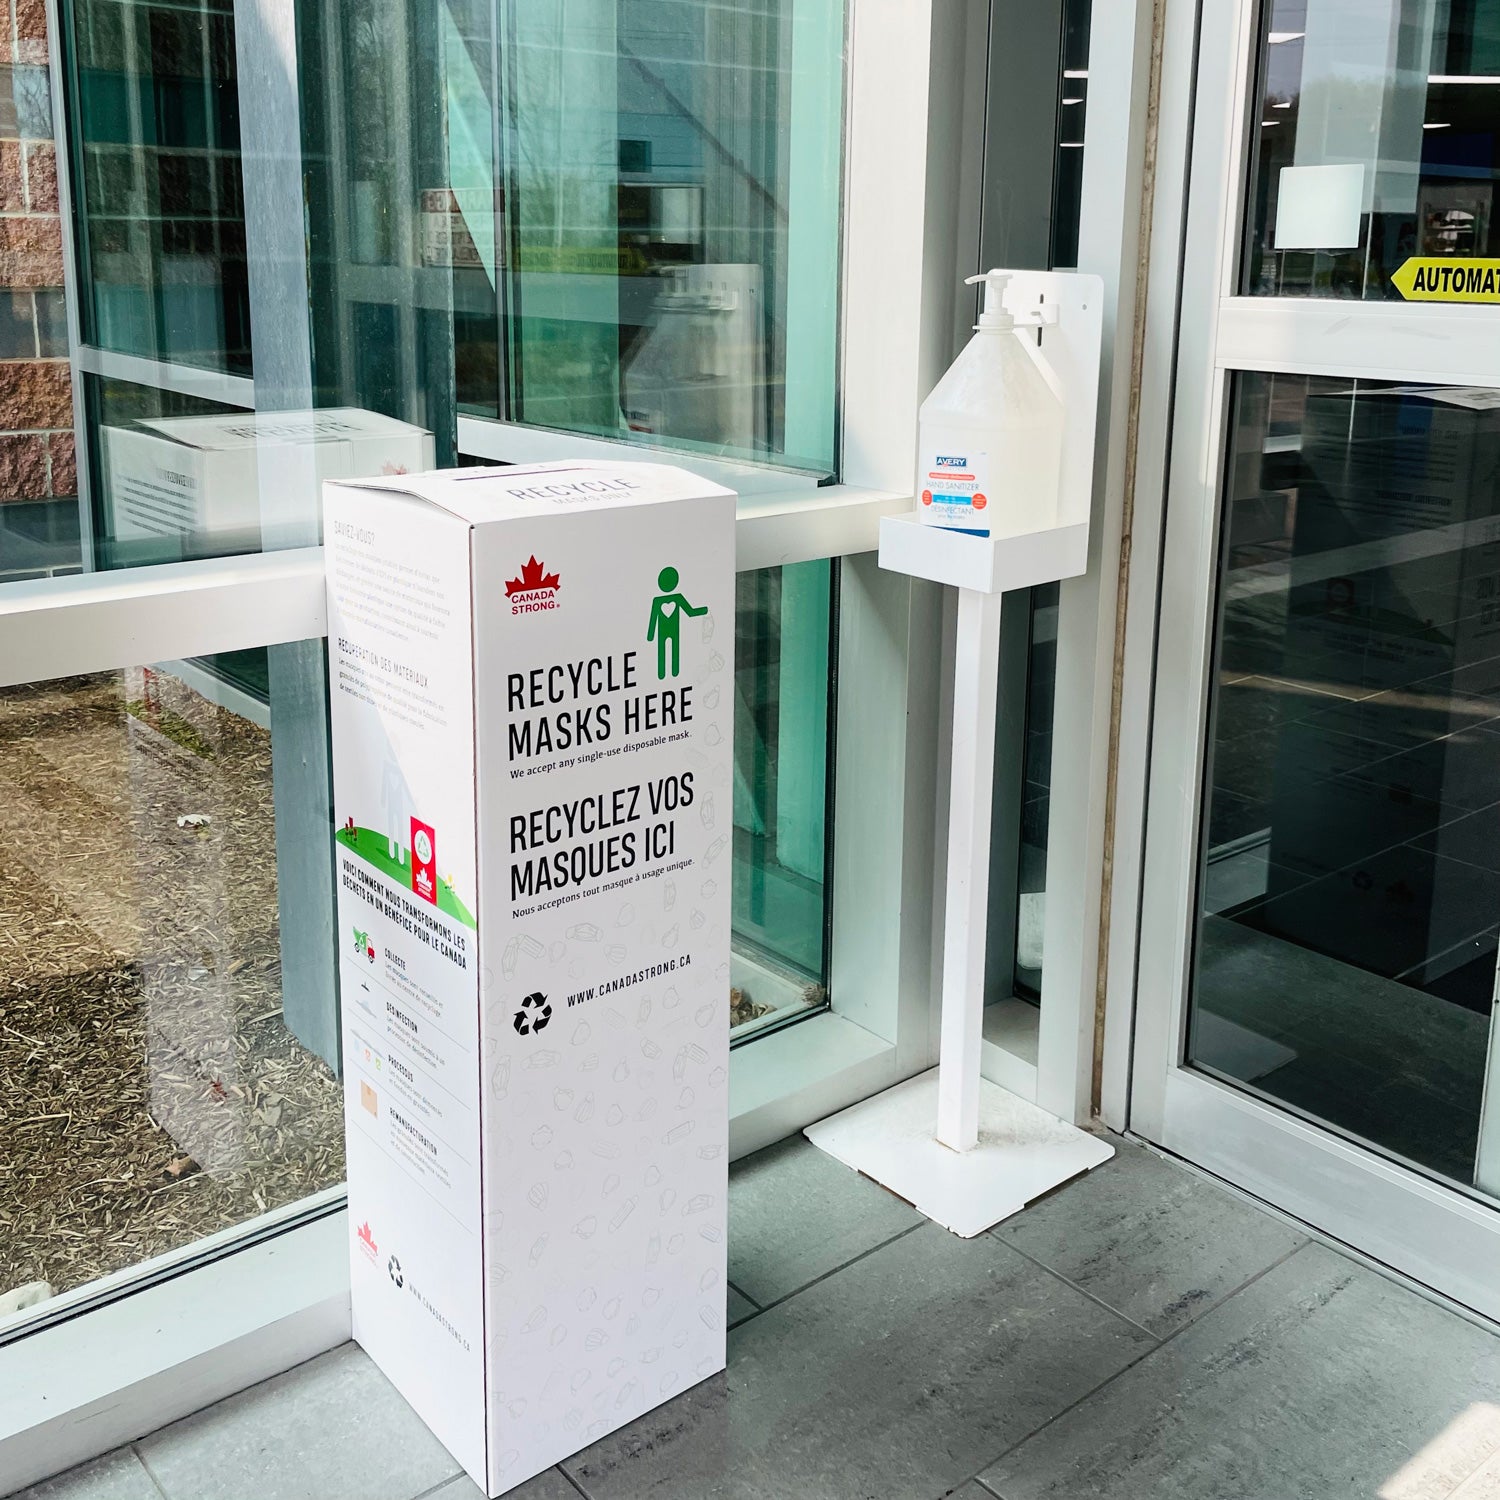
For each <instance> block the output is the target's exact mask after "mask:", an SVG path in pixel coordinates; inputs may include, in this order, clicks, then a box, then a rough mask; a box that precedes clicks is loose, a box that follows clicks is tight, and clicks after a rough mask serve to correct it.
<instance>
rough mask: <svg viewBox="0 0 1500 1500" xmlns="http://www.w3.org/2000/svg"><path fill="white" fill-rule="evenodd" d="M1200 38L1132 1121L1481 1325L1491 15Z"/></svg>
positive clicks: (1491, 531)
mask: <svg viewBox="0 0 1500 1500" xmlns="http://www.w3.org/2000/svg"><path fill="white" fill-rule="evenodd" d="M1202 28H1203V29H1202V37H1201V50H1200V57H1201V64H1200V72H1199V77H1198V80H1197V89H1198V104H1197V121H1196V133H1195V138H1194V141H1193V146H1192V156H1191V172H1190V186H1189V189H1188V200H1187V205H1186V211H1187V223H1188V231H1187V238H1186V240H1185V243H1184V250H1183V266H1184V291H1183V301H1182V309H1181V324H1180V339H1179V367H1178V383H1177V394H1176V397H1175V415H1174V431H1173V440H1172V441H1173V447H1172V453H1171V459H1170V475H1169V482H1168V498H1167V522H1166V530H1165V542H1164V553H1163V560H1162V593H1161V615H1160V637H1159V639H1160V645H1159V647H1158V656H1157V671H1156V680H1157V689H1156V702H1155V709H1154V726H1153V754H1152V765H1151V780H1150V792H1149V811H1148V821H1147V842H1146V869H1145V880H1144V882H1143V897H1142V925H1141V951H1140V970H1139V972H1140V988H1139V992H1138V1017H1139V1022H1138V1028H1139V1029H1138V1032H1137V1051H1136V1065H1135V1071H1134V1092H1133V1098H1132V1109H1131V1121H1132V1125H1133V1126H1134V1127H1135V1128H1136V1129H1138V1130H1140V1131H1141V1132H1142V1133H1143V1134H1146V1135H1148V1136H1150V1137H1152V1138H1154V1139H1156V1140H1157V1141H1159V1142H1160V1143H1162V1144H1163V1145H1165V1146H1167V1147H1168V1148H1169V1149H1172V1150H1174V1151H1178V1152H1180V1153H1181V1154H1183V1155H1185V1156H1188V1157H1191V1158H1193V1159H1196V1160H1198V1161H1200V1162H1201V1163H1203V1164H1204V1165H1206V1166H1209V1167H1210V1168H1211V1169H1213V1170H1215V1171H1218V1172H1220V1173H1222V1174H1223V1175H1224V1176H1226V1177H1228V1178H1230V1179H1231V1180H1233V1181H1236V1182H1238V1183H1240V1184H1241V1185H1242V1186H1245V1187H1247V1188H1249V1189H1250V1190H1252V1191H1254V1192H1256V1193H1257V1194H1259V1195H1261V1196H1263V1197H1265V1198H1267V1199H1269V1200H1270V1201H1272V1202H1275V1203H1278V1204H1280V1205H1282V1206H1285V1207H1287V1208H1288V1209H1290V1210H1291V1211H1292V1212H1294V1213H1297V1214H1298V1215H1299V1216H1301V1217H1304V1218H1307V1219H1309V1220H1311V1221H1312V1222H1313V1223H1315V1224H1317V1225H1319V1227H1322V1228H1324V1229H1326V1230H1328V1231H1330V1232H1332V1233H1334V1234H1336V1235H1338V1236H1339V1237H1341V1238H1343V1239H1346V1240H1347V1241H1349V1242H1350V1243H1352V1244H1354V1245H1356V1246H1358V1247H1359V1248H1362V1249H1364V1250H1366V1251H1368V1252H1369V1253H1371V1254H1372V1255H1374V1256H1376V1257H1377V1258H1378V1259H1381V1260H1384V1261H1386V1262H1387V1263H1389V1264H1391V1265H1393V1266H1395V1267H1396V1268H1398V1269H1400V1270H1402V1271H1404V1272H1406V1273H1408V1274H1410V1275H1412V1276H1414V1277H1416V1278H1417V1279H1419V1280H1421V1281H1424V1282H1426V1283H1427V1284H1429V1285H1431V1286H1433V1287H1436V1288H1438V1289H1440V1290H1442V1291H1444V1292H1447V1293H1449V1294H1451V1295H1453V1296H1455V1297H1456V1298H1458V1299H1460V1300H1463V1301H1466V1302H1468V1303H1470V1305H1473V1306H1475V1307H1478V1308H1481V1309H1482V1310H1485V1311H1487V1312H1489V1313H1490V1314H1491V1315H1494V1314H1495V1312H1496V1310H1497V1308H1500V1278H1496V1277H1495V1276H1494V1274H1493V1267H1494V1266H1495V1265H1496V1264H1500V1259H1497V1255H1500V1215H1497V1214H1496V1213H1495V1212H1494V1204H1495V1201H1496V1199H1497V1197H1500V1105H1497V1100H1496V1094H1497V1092H1500V1073H1497V1071H1496V1068H1495V1062H1496V1055H1495V1040H1494V1027H1493V1024H1492V1023H1493V1013H1494V996H1495V987H1496V956H1497V939H1500V224H1492V215H1491V203H1492V198H1493V194H1494V186H1495V182H1496V180H1497V179H1500V3H1494V0H1475V3H1472V4H1466V5H1463V6H1459V5H1449V4H1447V3H1445V0H1375V3H1370V4H1365V5H1360V6H1358V7H1353V6H1349V5H1347V4H1341V3H1338V0H1264V3H1261V4H1255V3H1244V4H1241V5H1239V6H1236V7H1226V8H1223V14H1220V13H1218V11H1217V10H1216V8H1214V7H1206V8H1205V10H1204V14H1203V17H1202ZM1226 101H1227V103H1226ZM1486 278H1488V279H1486Z"/></svg>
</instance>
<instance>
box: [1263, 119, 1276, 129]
mask: <svg viewBox="0 0 1500 1500" xmlns="http://www.w3.org/2000/svg"><path fill="white" fill-rule="evenodd" d="M1260 124H1261V129H1262V130H1264V129H1265V127H1266V126H1267V125H1279V124H1281V121H1280V120H1262V121H1261V122H1260Z"/></svg>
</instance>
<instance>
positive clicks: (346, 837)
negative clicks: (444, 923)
mask: <svg viewBox="0 0 1500 1500" xmlns="http://www.w3.org/2000/svg"><path fill="white" fill-rule="evenodd" d="M334 837H335V838H336V839H337V840H338V842H339V843H340V844H342V845H343V846H344V848H346V849H348V850H349V851H350V852H351V853H353V854H357V855H358V856H359V857H360V858H361V859H362V860H364V862H365V863H366V864H367V865H372V866H374V868H375V869H377V870H379V871H380V873H381V874H382V875H389V876H390V878H391V879H392V880H394V881H395V882H396V884H397V885H399V886H400V887H401V889H402V890H404V891H408V892H410V891H411V851H410V850H408V851H407V852H406V862H405V863H404V864H402V863H400V862H399V861H398V860H396V859H393V858H392V857H391V854H390V852H389V848H390V846H389V844H388V843H387V842H386V837H385V835H384V834H383V833H381V832H380V830H379V829H376V828H356V829H355V830H354V832H353V833H350V832H349V830H348V829H347V828H340V829H339V831H338V832H337V833H336V834H335V835H334ZM437 908H438V910H439V911H440V912H444V913H446V914H447V915H448V916H450V917H452V918H453V919H454V921H456V922H462V923H463V925H464V926H465V927H472V926H473V925H474V916H473V913H472V912H470V910H469V908H468V907H467V906H465V905H464V904H463V902H462V901H460V900H459V899H458V897H457V896H455V895H454V894H453V887H452V886H451V885H449V884H448V882H447V881H446V880H442V879H439V881H438V898H437Z"/></svg>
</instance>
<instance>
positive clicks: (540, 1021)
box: [512, 990, 552, 1036]
mask: <svg viewBox="0 0 1500 1500" xmlns="http://www.w3.org/2000/svg"><path fill="white" fill-rule="evenodd" d="M551 1019H552V1007H551V1006H550V1005H548V1004H547V997H546V996H545V995H544V994H542V992H541V991H540V990H537V991H535V992H534V993H532V994H530V995H528V996H527V997H526V998H525V999H524V1000H523V1001H522V1002H521V1008H520V1009H519V1010H518V1011H517V1012H516V1016H515V1020H514V1022H513V1023H512V1024H513V1025H514V1026H515V1028H516V1032H517V1034H518V1035H520V1036H530V1035H531V1034H532V1033H533V1032H535V1031H540V1030H541V1029H542V1027H544V1026H545V1025H546V1024H547V1022H548V1021H550V1020H551Z"/></svg>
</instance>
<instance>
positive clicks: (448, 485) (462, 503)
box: [327, 459, 734, 526]
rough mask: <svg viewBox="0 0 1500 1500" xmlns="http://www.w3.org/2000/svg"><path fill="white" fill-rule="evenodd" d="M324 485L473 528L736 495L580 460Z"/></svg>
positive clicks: (667, 467)
mask: <svg viewBox="0 0 1500 1500" xmlns="http://www.w3.org/2000/svg"><path fill="white" fill-rule="evenodd" d="M327 483H328V484H329V485H330V486H334V487H336V488H339V489H346V490H386V491H392V492H394V493H396V494H401V495H409V496H411V497H412V498H413V499H415V500H423V501H426V502H427V503H428V504H429V505H436V506H438V507H439V508H441V509H442V510H445V511H447V512H448V513H449V514H450V515H453V516H457V517H458V519H459V520H461V521H467V522H469V524H470V525H473V526H481V525H483V524H484V523H485V522H487V521H508V520H513V519H515V518H516V517H518V516H551V515H566V514H568V513H570V512H576V511H591V510H618V509H620V508H621V507H622V506H627V505H643V504H644V505H650V504H656V503H658V502H661V501H666V500H696V499H701V498H703V497H705V496H711V495H733V494H734V491H733V490H727V489H725V488H724V486H723V485H721V484H715V483H713V481H712V480H708V479H703V478H701V477H700V476H699V475H697V474H690V473H689V472H688V471H687V470H686V469H679V468H677V467H676V466H675V465H672V464H649V463H603V462H592V461H589V460H585V459H577V460H573V461H571V462H568V463H555V464H515V465H512V466H510V467H494V466H486V467H484V468H475V469H439V470H437V471H435V472H433V473H430V474H393V475H390V476H389V477H384V478H380V479H340V480H329V481H327Z"/></svg>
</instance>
